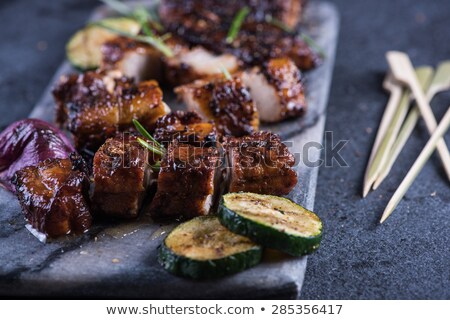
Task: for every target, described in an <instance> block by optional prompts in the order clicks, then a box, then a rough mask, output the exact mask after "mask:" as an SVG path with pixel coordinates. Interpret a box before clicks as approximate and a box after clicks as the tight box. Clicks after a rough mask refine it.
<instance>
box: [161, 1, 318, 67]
mask: <svg viewBox="0 0 450 320" xmlns="http://www.w3.org/2000/svg"><path fill="white" fill-rule="evenodd" d="M245 5H247V6H248V7H249V8H250V9H251V10H250V14H249V15H248V16H247V17H246V18H245V20H244V22H243V24H242V25H241V28H240V29H239V33H238V35H237V37H236V39H234V41H232V42H231V43H229V42H227V41H226V38H227V35H228V32H229V30H230V26H231V24H232V23H233V20H234V18H235V17H236V14H237V13H238V12H239V10H240V9H242V8H243V7H244V6H245ZM301 8H302V3H301V1H298V0H297V1H295V0H293V1H281V0H280V1H278V0H277V1H269V0H261V1H253V0H251V1H238V0H231V1H223V2H222V1H215V0H207V1H203V0H202V1H200V0H189V1H183V2H182V3H180V2H179V1H175V0H166V1H163V2H162V4H161V6H160V17H161V21H162V23H163V24H164V26H165V27H166V28H167V30H168V31H169V32H171V33H172V34H173V35H176V36H178V37H180V38H182V39H183V40H184V41H186V42H187V43H189V44H190V45H191V46H202V47H203V48H205V49H207V50H210V51H212V52H215V53H216V54H225V53H230V54H232V55H234V56H235V57H236V58H237V59H238V60H239V61H240V63H244V64H246V65H249V66H258V65H261V64H262V63H263V62H264V61H267V60H269V59H271V58H279V57H285V56H287V57H290V58H291V59H292V60H293V61H294V62H295V63H296V65H297V66H298V67H299V68H300V69H301V70H309V69H312V68H314V67H315V66H317V65H318V64H320V62H321V57H320V55H319V54H318V53H317V52H316V51H315V50H313V49H311V48H310V47H309V45H308V44H307V43H306V42H305V41H304V40H303V39H302V37H301V34H300V32H299V31H298V30H296V29H292V30H285V28H284V27H280V24H279V23H278V24H277V23H273V22H270V20H268V18H270V17H271V18H270V19H272V20H271V21H274V20H273V19H277V20H276V21H278V22H280V21H281V23H282V24H283V23H284V24H285V25H286V26H287V27H290V28H293V27H295V26H296V25H297V22H298V19H296V18H298V17H300V15H299V14H297V11H302V9H301Z"/></svg>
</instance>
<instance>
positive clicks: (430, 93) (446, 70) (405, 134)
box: [374, 61, 450, 188]
mask: <svg viewBox="0 0 450 320" xmlns="http://www.w3.org/2000/svg"><path fill="white" fill-rule="evenodd" d="M447 90H450V61H444V62H442V63H441V64H439V66H438V68H437V71H436V73H435V75H434V77H433V80H432V81H431V84H430V86H429V87H428V90H427V99H428V101H431V100H432V99H433V97H434V96H435V95H436V94H437V93H439V92H442V91H447ZM419 118H420V110H419V107H418V106H417V104H416V105H415V106H414V108H413V109H412V110H411V111H410V112H409V114H408V116H407V118H406V120H405V123H404V124H403V126H402V128H401V130H400V133H399V134H398V137H397V140H396V141H395V143H394V145H393V146H392V150H391V152H390V154H389V160H388V161H387V163H385V165H384V166H383V168H382V169H381V172H380V174H379V176H378V178H377V180H376V181H375V183H374V188H377V187H378V186H379V185H380V184H381V182H382V181H383V180H384V179H385V178H386V177H387V176H388V174H389V172H390V171H391V169H392V166H393V165H394V163H395V161H396V160H397V158H398V156H399V155H400V152H401V151H402V149H403V147H404V145H405V144H406V142H407V141H408V139H409V137H410V136H411V133H412V131H413V130H414V128H415V126H416V124H417V121H418V120H419Z"/></svg>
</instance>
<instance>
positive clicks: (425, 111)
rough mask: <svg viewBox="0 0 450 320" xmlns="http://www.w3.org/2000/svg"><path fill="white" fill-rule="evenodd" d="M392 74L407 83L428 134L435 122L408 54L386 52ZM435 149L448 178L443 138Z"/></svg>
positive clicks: (448, 156) (449, 155) (448, 155)
mask: <svg viewBox="0 0 450 320" xmlns="http://www.w3.org/2000/svg"><path fill="white" fill-rule="evenodd" d="M386 57H387V60H388V63H389V66H390V68H391V71H392V74H393V75H394V77H395V78H396V79H397V80H398V81H399V82H402V83H404V84H405V85H407V86H408V87H409V88H410V89H411V92H412V93H413V95H414V98H415V100H416V102H417V105H418V106H419V108H420V113H421V114H422V116H423V119H424V121H425V124H426V126H427V129H428V131H429V133H430V134H432V133H433V132H434V130H436V128H437V122H436V119H435V117H434V115H433V111H431V107H430V104H429V103H428V101H427V98H426V97H425V94H424V93H423V91H422V89H421V88H420V84H419V81H418V80H417V77H416V75H415V73H414V68H413V66H412V63H411V60H410V59H409V57H408V55H407V54H405V53H403V52H399V51H389V52H388V53H387V54H386ZM437 150H438V152H439V156H440V157H441V161H442V164H443V166H444V169H445V172H446V174H447V178H448V179H449V180H450V153H449V151H448V148H447V145H446V144H445V141H444V139H439V140H438V142H437Z"/></svg>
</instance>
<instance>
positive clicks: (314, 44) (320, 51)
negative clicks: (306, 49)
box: [299, 32, 325, 59]
mask: <svg viewBox="0 0 450 320" xmlns="http://www.w3.org/2000/svg"><path fill="white" fill-rule="evenodd" d="M299 36H300V38H301V39H302V40H303V41H305V42H306V44H307V45H308V46H310V47H311V48H313V49H314V50H316V51H317V53H318V54H319V55H320V57H321V58H322V59H325V52H324V51H323V49H322V48H321V47H320V46H319V45H318V44H317V42H315V41H314V39H313V38H311V37H310V36H309V35H307V34H306V33H304V32H302V33H300V35H299Z"/></svg>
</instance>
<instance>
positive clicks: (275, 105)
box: [242, 58, 306, 122]
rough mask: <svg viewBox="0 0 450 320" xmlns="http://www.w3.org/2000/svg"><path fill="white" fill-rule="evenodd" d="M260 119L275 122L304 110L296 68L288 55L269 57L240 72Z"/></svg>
mask: <svg viewBox="0 0 450 320" xmlns="http://www.w3.org/2000/svg"><path fill="white" fill-rule="evenodd" d="M242 79H243V82H244V84H245V85H246V86H247V87H248V88H249V91H250V94H251V96H252V98H253V101H254V102H255V105H256V108H257V109H258V113H259V118H260V120H261V121H263V122H278V121H281V120H284V119H288V118H295V117H299V116H302V115H303V114H304V113H305V112H306V99H305V90H304V86H303V82H302V76H301V73H300V70H299V69H298V68H297V66H296V65H295V64H294V63H293V62H292V60H290V59H288V58H277V59H271V60H269V61H268V62H266V63H264V64H263V65H262V66H261V67H254V68H253V69H251V70H249V71H245V72H244V73H243V75H242Z"/></svg>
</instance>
